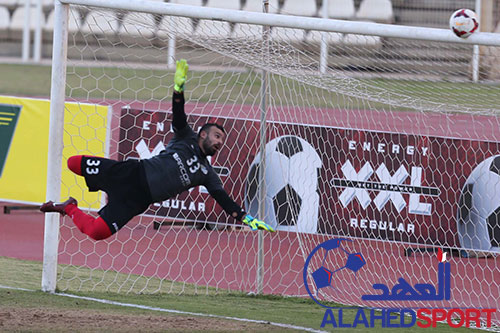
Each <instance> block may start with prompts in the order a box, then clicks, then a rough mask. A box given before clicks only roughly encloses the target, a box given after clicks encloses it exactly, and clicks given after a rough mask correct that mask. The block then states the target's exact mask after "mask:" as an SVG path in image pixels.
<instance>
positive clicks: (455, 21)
mask: <svg viewBox="0 0 500 333" xmlns="http://www.w3.org/2000/svg"><path fill="white" fill-rule="evenodd" d="M478 28H479V20H478V18H477V15H476V13H474V12H473V11H472V10H470V9H459V10H457V11H456V12H454V13H453V14H452V15H451V17H450V29H451V30H452V31H453V32H454V33H455V35H457V36H458V37H460V38H467V37H469V36H470V35H472V34H473V33H474V32H475V31H476V30H478Z"/></svg>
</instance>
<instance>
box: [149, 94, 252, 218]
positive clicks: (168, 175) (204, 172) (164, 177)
mask: <svg viewBox="0 0 500 333" xmlns="http://www.w3.org/2000/svg"><path fill="white" fill-rule="evenodd" d="M172 112H173V119H172V126H173V129H174V137H173V138H172V139H171V140H170V142H169V143H168V145H167V146H166V147H165V150H164V151H162V152H161V153H160V154H159V155H156V156H154V157H152V158H149V159H146V160H144V161H143V163H144V164H143V165H144V171H145V174H146V179H147V182H148V185H149V190H150V192H151V198H152V199H153V201H154V202H160V201H163V200H167V199H169V198H171V197H173V196H175V195H177V194H179V193H182V192H184V191H186V190H188V189H190V188H192V187H195V186H200V185H203V186H205V187H206V188H207V190H208V192H209V193H210V195H211V196H212V197H213V198H214V199H215V200H216V201H217V203H218V204H219V205H221V207H222V208H223V209H224V211H226V213H228V214H230V215H231V216H233V217H235V218H236V219H238V220H241V219H242V217H243V216H244V214H245V213H244V211H243V210H242V209H241V207H240V206H239V205H238V204H237V203H235V202H234V201H233V200H232V199H231V198H230V197H229V195H228V194H227V192H226V191H225V190H224V188H223V187H222V183H221V181H220V178H219V176H218V175H217V174H216V173H215V171H214V170H213V168H212V166H211V165H210V163H209V162H208V160H207V157H206V156H205V154H203V152H202V151H201V149H200V146H199V145H198V135H197V134H196V133H195V132H194V131H193V129H192V128H191V127H190V126H189V125H188V123H187V116H186V113H185V112H184V94H183V93H174V95H173V98H172ZM234 213H236V214H235V215H236V216H235V215H233V214H234Z"/></svg>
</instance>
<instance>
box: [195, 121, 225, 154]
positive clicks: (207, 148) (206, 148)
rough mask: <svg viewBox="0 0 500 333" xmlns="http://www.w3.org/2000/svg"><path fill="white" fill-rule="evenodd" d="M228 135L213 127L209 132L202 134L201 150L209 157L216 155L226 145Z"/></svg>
mask: <svg viewBox="0 0 500 333" xmlns="http://www.w3.org/2000/svg"><path fill="white" fill-rule="evenodd" d="M225 139H226V134H224V132H223V131H222V130H220V129H219V128H217V127H215V126H212V127H210V128H209V130H208V131H206V132H202V133H201V134H200V140H201V142H200V148H201V150H202V151H203V153H204V154H205V155H207V156H212V155H214V154H215V153H216V152H217V151H219V150H220V149H221V148H222V146H223V145H224V140H225Z"/></svg>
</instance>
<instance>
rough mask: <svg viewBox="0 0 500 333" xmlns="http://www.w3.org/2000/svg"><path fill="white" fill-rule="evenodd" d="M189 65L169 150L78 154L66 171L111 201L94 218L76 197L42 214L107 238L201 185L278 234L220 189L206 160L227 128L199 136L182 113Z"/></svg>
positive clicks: (210, 128) (235, 212) (181, 67)
mask: <svg viewBox="0 0 500 333" xmlns="http://www.w3.org/2000/svg"><path fill="white" fill-rule="evenodd" d="M187 71H188V64H187V62H186V60H184V59H182V60H180V61H177V69H176V72H175V78H174V81H175V86H174V93H173V98H172V111H173V118H172V126H173V128H174V137H173V138H172V140H170V142H169V143H168V145H167V146H166V148H165V150H163V151H162V152H161V153H160V154H159V155H157V156H154V157H152V158H149V159H145V160H140V161H135V160H128V161H122V162H119V161H114V160H110V159H107V158H102V157H96V156H85V155H77V156H72V157H70V158H69V159H68V168H69V169H70V170H71V171H73V172H74V173H75V174H77V175H79V176H83V177H84V178H85V181H86V184H87V186H88V188H89V191H98V190H101V191H104V192H106V193H107V195H108V203H107V204H106V206H104V207H103V208H102V209H101V210H100V211H99V212H98V214H99V217H97V218H94V217H93V216H90V215H88V214H86V213H84V212H82V211H81V210H80V209H79V208H78V203H77V201H76V200H75V199H74V198H71V197H70V198H69V199H68V200H66V201H65V202H62V203H54V202H52V201H48V202H46V203H44V204H43V205H42V206H41V207H40V210H41V211H42V212H45V213H48V212H57V213H60V214H62V215H66V214H67V215H69V216H70V217H71V219H72V220H73V222H74V223H75V224H76V226H77V227H78V229H80V231H82V232H83V233H85V234H87V235H88V236H90V237H91V238H93V239H95V240H100V239H105V238H108V237H109V236H111V235H112V234H114V233H116V232H117V231H118V230H120V229H121V228H122V227H123V226H124V225H125V224H126V223H127V222H128V221H130V220H131V219H132V218H133V217H134V216H136V215H139V214H141V213H143V212H144V211H145V210H146V209H147V208H148V207H149V206H150V205H151V204H152V203H153V202H161V201H163V200H167V199H169V198H171V197H173V196H175V195H177V194H179V193H181V192H184V191H186V190H188V189H190V188H192V187H195V186H200V185H203V186H205V187H206V188H207V190H208V192H209V193H210V195H211V196H212V197H213V198H214V199H215V200H216V201H217V203H218V204H219V205H220V206H221V207H222V208H223V209H224V211H226V212H227V213H228V214H230V215H231V216H232V217H234V218H235V219H236V220H238V221H241V222H243V223H244V224H247V225H248V226H250V228H251V229H252V230H257V229H263V230H267V231H271V232H274V229H273V228H272V227H271V226H269V225H268V224H266V223H264V222H263V221H260V220H258V219H255V218H253V217H252V216H250V215H248V214H246V213H245V212H244V211H243V209H242V208H241V207H240V206H239V205H238V204H237V203H235V202H234V201H233V200H232V199H231V198H230V197H229V195H228V194H227V193H226V191H225V190H224V188H223V187H222V183H221V181H220V179H219V177H218V176H217V174H216V173H215V171H214V170H213V169H212V166H211V165H210V164H209V162H208V160H207V156H212V155H214V154H215V153H216V152H217V151H218V150H220V149H221V148H222V145H223V144H224V139H225V137H226V134H225V132H224V128H223V127H222V126H220V125H218V124H215V123H207V124H205V125H204V126H202V128H201V129H200V131H199V132H198V134H196V133H195V132H194V131H193V130H192V129H191V127H190V126H189V125H188V123H187V116H186V113H185V112H184V92H183V91H184V83H185V81H186V76H187Z"/></svg>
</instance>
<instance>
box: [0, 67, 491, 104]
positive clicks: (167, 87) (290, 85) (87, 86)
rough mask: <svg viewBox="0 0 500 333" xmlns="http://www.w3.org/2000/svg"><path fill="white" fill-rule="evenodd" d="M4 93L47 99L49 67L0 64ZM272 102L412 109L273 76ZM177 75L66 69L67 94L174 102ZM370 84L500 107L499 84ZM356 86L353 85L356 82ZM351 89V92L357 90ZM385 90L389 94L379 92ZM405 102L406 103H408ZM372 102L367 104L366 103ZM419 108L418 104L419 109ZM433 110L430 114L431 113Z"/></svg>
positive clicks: (201, 85)
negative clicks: (366, 99)
mask: <svg viewBox="0 0 500 333" xmlns="http://www.w3.org/2000/svg"><path fill="white" fill-rule="evenodd" d="M0 73H2V75H1V76H0V93H1V94H3V95H15V96H37V97H48V96H49V95H50V85H49V84H48V82H50V75H51V68H50V67H49V66H42V65H19V64H0ZM269 81H270V83H269V84H270V89H271V91H272V97H271V98H272V103H273V105H275V106H278V105H293V106H296V107H297V106H298V107H301V106H304V107H311V106H315V107H325V108H340V109H358V108H361V109H366V108H370V109H374V108H378V109H384V110H394V109H398V110H408V109H405V108H402V107H401V108H398V107H395V106H394V105H393V106H388V105H385V104H381V103H377V102H373V101H364V100H361V99H357V98H350V97H349V96H346V95H341V94H334V93H330V92H328V91H326V90H323V89H320V88H315V87H312V86H308V85H305V84H302V83H298V82H297V81H295V80H292V79H287V78H283V77H279V76H276V75H271V76H270V80H269ZM172 82H173V72H172V71H170V70H166V69H165V70H159V69H131V68H118V67H85V68H82V67H68V70H67V89H66V94H67V95H68V96H71V97H72V98H82V99H88V100H106V99H107V100H118V99H120V100H138V101H151V100H167V101H169V100H170V94H171V87H172ZM356 82H359V83H363V84H366V86H365V88H363V87H361V88H359V87H358V88H357V89H361V90H363V89H366V93H367V95H368V96H370V95H373V96H375V95H377V94H381V95H382V96H386V97H387V96H389V95H390V94H394V95H401V96H408V98H411V99H413V98H415V99H422V100H424V101H427V102H430V103H431V104H432V105H434V104H435V105H444V104H447V103H448V104H451V105H456V106H458V107H457V110H454V111H456V112H460V111H461V110H460V106H463V108H464V109H465V108H473V109H474V108H478V109H484V110H494V109H496V108H497V105H498V104H500V86H499V85H492V84H489V85H478V84H472V83H463V82H462V83H454V82H445V81H440V82H430V81H410V80H395V79H391V80H389V79H373V80H358V81H356ZM354 85H355V83H354ZM354 85H353V89H354ZM260 89H261V81H260V74H258V73H255V72H252V71H241V72H217V71H204V72H200V71H194V70H192V71H191V74H190V78H189V81H188V83H187V87H186V95H187V98H188V99H190V100H191V101H200V102H216V101H218V102H223V103H231V104H256V103H257V105H258V102H256V101H259V97H258V96H259V92H260ZM381 91H386V92H388V94H387V93H381ZM404 99H406V98H404ZM366 103H368V104H366ZM417 104H419V103H415V105H417ZM429 111H430V110H429Z"/></svg>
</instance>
